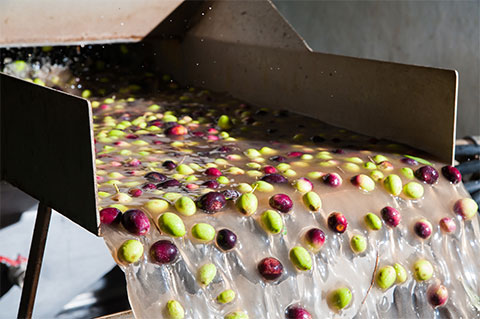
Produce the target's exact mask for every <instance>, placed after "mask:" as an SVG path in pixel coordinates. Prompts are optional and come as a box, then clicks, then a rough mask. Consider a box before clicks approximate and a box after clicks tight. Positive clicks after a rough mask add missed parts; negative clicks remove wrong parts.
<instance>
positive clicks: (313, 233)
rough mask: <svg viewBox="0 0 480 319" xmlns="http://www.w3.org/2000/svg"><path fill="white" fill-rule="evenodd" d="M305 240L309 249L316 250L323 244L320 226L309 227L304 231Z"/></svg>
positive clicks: (323, 236) (323, 234)
mask: <svg viewBox="0 0 480 319" xmlns="http://www.w3.org/2000/svg"><path fill="white" fill-rule="evenodd" d="M305 242H306V243H307V245H308V246H309V247H310V248H311V250H313V251H315V252H317V251H319V250H320V248H322V246H323V244H325V233H324V232H323V230H321V229H320V228H311V229H309V230H308V231H307V232H306V233H305Z"/></svg>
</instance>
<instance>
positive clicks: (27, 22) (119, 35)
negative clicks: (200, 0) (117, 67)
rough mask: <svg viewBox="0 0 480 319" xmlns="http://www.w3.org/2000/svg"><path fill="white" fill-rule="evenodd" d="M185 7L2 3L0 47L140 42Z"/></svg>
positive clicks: (144, 2)
mask: <svg viewBox="0 0 480 319" xmlns="http://www.w3.org/2000/svg"><path fill="white" fill-rule="evenodd" d="M182 2H183V0H160V1H158V0H136V1H130V0H115V1H112V0H103V1H97V0H82V1H64V0H43V1H35V0H24V1H14V0H6V1H0V46H1V47H5V46H10V47H13V46H34V45H37V46H38V45H55V44H62V45H65V44H78V43H99V42H132V41H140V40H141V39H142V38H143V37H144V36H145V35H146V34H148V33H149V32H150V31H151V30H152V29H153V28H155V27H156V26H157V24H158V23H159V22H160V21H162V20H163V19H164V18H165V17H166V16H168V15H169V14H170V13H171V12H172V11H173V10H175V8H176V7H177V6H178V5H179V4H180V3H182Z"/></svg>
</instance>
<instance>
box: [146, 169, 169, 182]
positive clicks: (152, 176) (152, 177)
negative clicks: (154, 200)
mask: <svg viewBox="0 0 480 319" xmlns="http://www.w3.org/2000/svg"><path fill="white" fill-rule="evenodd" d="M144 177H145V178H146V179H147V180H148V181H150V182H154V183H159V182H163V181H165V180H166V179H167V176H165V175H163V174H160V173H158V172H150V173H147V174H145V176H144Z"/></svg>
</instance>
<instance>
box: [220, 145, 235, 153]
mask: <svg viewBox="0 0 480 319" xmlns="http://www.w3.org/2000/svg"><path fill="white" fill-rule="evenodd" d="M217 151H218V152H220V153H230V152H232V148H231V147H228V146H220V147H219V148H217Z"/></svg>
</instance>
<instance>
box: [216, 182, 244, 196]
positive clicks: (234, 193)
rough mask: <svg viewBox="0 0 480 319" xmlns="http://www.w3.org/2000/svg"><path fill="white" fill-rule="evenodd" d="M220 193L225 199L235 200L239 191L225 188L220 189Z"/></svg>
mask: <svg viewBox="0 0 480 319" xmlns="http://www.w3.org/2000/svg"><path fill="white" fill-rule="evenodd" d="M217 183H218V182H217ZM222 195H223V196H224V197H225V199H226V200H236V199H237V198H239V197H240V195H241V193H240V192H239V191H237V190H234V189H226V190H224V191H222Z"/></svg>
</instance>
